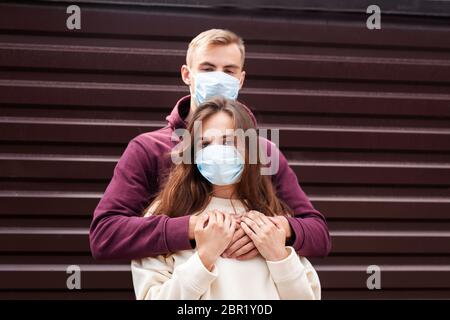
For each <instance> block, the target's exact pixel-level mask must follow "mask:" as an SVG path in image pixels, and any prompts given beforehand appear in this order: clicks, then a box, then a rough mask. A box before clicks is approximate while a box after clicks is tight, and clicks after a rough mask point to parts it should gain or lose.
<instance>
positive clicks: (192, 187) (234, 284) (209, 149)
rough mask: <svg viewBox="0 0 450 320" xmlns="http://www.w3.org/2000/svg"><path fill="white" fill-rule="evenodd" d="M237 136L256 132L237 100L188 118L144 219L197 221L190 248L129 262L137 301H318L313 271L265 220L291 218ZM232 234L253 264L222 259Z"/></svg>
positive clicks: (210, 105) (211, 104) (209, 105)
mask: <svg viewBox="0 0 450 320" xmlns="http://www.w3.org/2000/svg"><path fill="white" fill-rule="evenodd" d="M198 121H201V124H202V128H201V132H200V134H198V133H197V136H196V134H195V133H196V132H195V129H194V128H195V127H196V126H195V124H196V123H197V124H198V123H200V122H198ZM237 129H242V130H241V131H240V132H241V133H242V132H248V130H249V129H255V125H254V123H253V121H252V119H251V117H250V115H249V113H248V112H247V110H246V108H245V107H244V106H243V105H242V104H240V103H239V102H237V101H233V100H226V99H222V98H216V99H213V100H209V101H207V102H205V103H204V104H202V105H200V106H199V107H198V108H197V109H196V111H195V113H194V114H193V116H192V119H191V121H190V123H189V126H188V130H189V133H190V138H189V139H185V141H183V142H184V147H183V148H182V149H181V150H180V151H178V155H179V156H181V157H182V158H183V159H184V160H185V161H183V162H181V163H179V164H177V165H175V166H174V167H173V168H172V170H171V172H170V173H169V175H168V178H167V179H166V182H165V184H164V187H163V188H162V190H161V191H160V193H159V194H158V195H157V197H156V198H155V200H154V201H153V202H152V203H151V204H150V206H149V207H148V209H146V212H145V215H159V214H169V215H171V216H182V215H185V214H186V213H193V214H196V215H199V216H200V217H201V218H200V219H198V222H197V225H196V230H195V243H196V248H195V249H193V250H184V251H180V252H177V253H175V254H169V255H161V256H158V257H149V258H145V259H140V260H133V261H132V263H131V270H132V276H133V284H134V289H135V293H136V298H137V299H190V300H198V299H320V295H321V289H320V282H319V278H318V276H317V273H316V271H315V270H314V268H313V267H312V265H311V263H310V262H309V261H308V260H307V259H306V258H304V257H299V256H298V255H297V254H296V252H295V251H294V249H293V248H292V247H289V246H286V245H285V239H286V235H285V231H284V229H283V228H282V226H281V225H280V224H279V222H278V221H277V220H276V219H273V218H271V217H273V216H276V215H286V214H292V211H291V209H290V208H288V207H287V206H286V205H285V204H284V203H283V202H282V201H280V200H279V199H278V198H277V196H276V194H275V191H274V188H273V186H272V182H271V179H270V176H267V175H261V168H262V164H261V159H260V156H259V152H257V155H256V157H255V155H252V154H251V151H252V150H254V148H253V149H252V147H251V142H252V141H251V139H249V138H248V136H247V137H245V136H243V135H242V134H241V135H239V134H230V132H231V131H232V130H234V132H239V130H237ZM256 140H257V141H258V140H259V139H256ZM253 142H254V141H253ZM252 157H253V159H256V161H251V159H252ZM186 159H187V160H189V161H186ZM238 228H242V229H243V230H244V231H245V233H246V234H247V235H248V236H249V237H250V239H251V240H252V241H253V243H254V244H255V246H256V248H257V249H258V251H259V253H260V255H258V256H257V257H256V258H253V259H250V260H244V261H240V260H236V259H230V258H222V257H221V255H222V253H223V252H224V251H225V249H227V247H228V245H229V244H230V241H231V239H232V237H233V233H234V232H235V231H236V230H237V229H238Z"/></svg>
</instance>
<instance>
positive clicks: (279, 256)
mask: <svg viewBox="0 0 450 320" xmlns="http://www.w3.org/2000/svg"><path fill="white" fill-rule="evenodd" d="M290 253H291V252H290V250H289V249H288V248H286V247H283V250H280V251H279V252H274V254H273V255H271V256H270V257H269V258H266V260H267V261H281V260H284V259H286V258H287V257H288V256H289V255H290Z"/></svg>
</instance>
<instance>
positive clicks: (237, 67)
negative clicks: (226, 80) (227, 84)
mask: <svg viewBox="0 0 450 320" xmlns="http://www.w3.org/2000/svg"><path fill="white" fill-rule="evenodd" d="M223 68H224V69H226V68H229V69H230V68H231V69H239V66H238V65H236V64H227V65H226V66H225V67H223Z"/></svg>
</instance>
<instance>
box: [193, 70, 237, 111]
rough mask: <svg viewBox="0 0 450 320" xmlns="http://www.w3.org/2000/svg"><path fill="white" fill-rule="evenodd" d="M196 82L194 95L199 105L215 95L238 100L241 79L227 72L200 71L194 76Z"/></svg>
mask: <svg viewBox="0 0 450 320" xmlns="http://www.w3.org/2000/svg"><path fill="white" fill-rule="evenodd" d="M191 74H192V73H191ZM194 82H195V86H194V93H192V97H193V98H194V100H195V103H196V104H197V106H199V105H201V104H202V103H203V102H205V101H206V100H208V99H210V98H212V97H214V96H222V97H224V98H226V99H231V100H236V99H237V97H238V93H239V87H240V82H239V80H238V79H236V78H235V77H233V76H230V75H229V74H226V73H225V72H222V71H211V72H198V73H196V74H195V76H194Z"/></svg>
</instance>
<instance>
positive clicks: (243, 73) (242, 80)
mask: <svg viewBox="0 0 450 320" xmlns="http://www.w3.org/2000/svg"><path fill="white" fill-rule="evenodd" d="M244 81H245V71H242V72H241V77H240V79H239V82H240V85H239V90H240V89H242V87H243V86H244Z"/></svg>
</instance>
